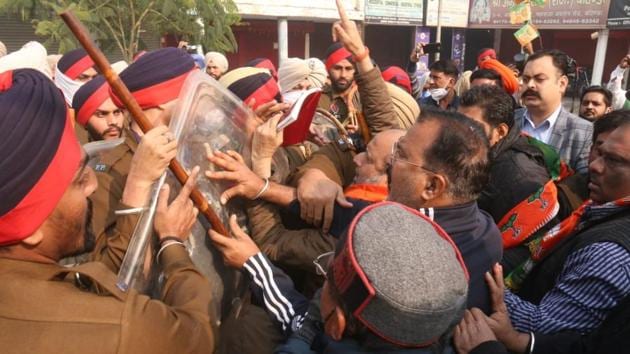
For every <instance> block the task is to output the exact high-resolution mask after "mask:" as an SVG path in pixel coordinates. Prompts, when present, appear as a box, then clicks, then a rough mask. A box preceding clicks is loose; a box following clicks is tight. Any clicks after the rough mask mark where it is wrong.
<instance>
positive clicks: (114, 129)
mask: <svg viewBox="0 0 630 354" xmlns="http://www.w3.org/2000/svg"><path fill="white" fill-rule="evenodd" d="M113 132H115V133H117V134H118V135H120V134H122V127H119V126H117V125H110V126H109V128H107V129H106V130H105V131H104V132H103V135H107V134H108V133H113Z"/></svg>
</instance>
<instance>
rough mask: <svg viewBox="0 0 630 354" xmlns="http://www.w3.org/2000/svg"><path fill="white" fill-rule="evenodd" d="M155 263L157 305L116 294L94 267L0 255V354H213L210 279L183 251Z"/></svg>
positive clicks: (105, 273) (109, 276) (109, 277)
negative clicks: (159, 267)
mask: <svg viewBox="0 0 630 354" xmlns="http://www.w3.org/2000/svg"><path fill="white" fill-rule="evenodd" d="M161 262H162V264H163V265H164V274H165V284H164V289H163V292H162V296H161V300H162V301H159V300H152V299H151V298H149V297H148V296H145V295H140V294H138V293H137V292H136V291H135V290H130V291H129V292H128V293H123V292H122V291H120V290H118V289H117V288H116V286H115V282H116V276H115V275H114V273H112V272H111V271H110V270H109V269H108V268H107V267H106V266H105V265H104V264H102V263H100V262H89V263H86V264H83V265H81V266H78V267H74V268H64V267H61V266H59V265H57V264H44V263H35V262H28V261H20V260H12V259H5V258H0V284H2V286H1V287H0V299H1V300H0V348H1V350H0V352H2V353H3V354H13V353H15V354H18V353H19V354H23V353H38V354H39V353H66V354H72V353H77V354H85V353H89V354H100V353H108V354H111V353H121V354H122V353H129V354H141V353H147V354H148V353H151V354H156V353H165V354H167V353H168V354H172V353H212V351H213V346H214V339H213V335H212V330H211V328H210V319H209V318H208V306H209V303H210V293H211V291H210V285H209V284H208V281H207V280H206V279H205V278H204V277H203V276H202V275H201V274H200V273H199V272H198V271H197V270H196V269H195V267H194V265H193V264H192V262H191V260H190V258H189V257H188V254H187V253H186V251H185V249H184V248H183V247H180V246H170V247H168V248H166V249H165V250H164V252H163V255H161ZM77 274H78V276H77ZM77 277H78V278H79V279H80V281H77V280H76V279H77ZM85 284H87V285H92V287H90V288H98V289H101V292H100V293H95V292H92V291H89V290H88V289H87V286H85Z"/></svg>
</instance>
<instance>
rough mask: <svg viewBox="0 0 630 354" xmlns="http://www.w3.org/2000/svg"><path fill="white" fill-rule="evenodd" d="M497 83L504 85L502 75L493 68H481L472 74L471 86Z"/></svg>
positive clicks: (500, 85)
mask: <svg viewBox="0 0 630 354" xmlns="http://www.w3.org/2000/svg"><path fill="white" fill-rule="evenodd" d="M481 85H495V86H499V87H503V80H502V79H501V75H499V74H497V72H496V71H494V70H492V69H479V70H475V71H473V73H472V74H471V75H470V86H471V87H475V86H481Z"/></svg>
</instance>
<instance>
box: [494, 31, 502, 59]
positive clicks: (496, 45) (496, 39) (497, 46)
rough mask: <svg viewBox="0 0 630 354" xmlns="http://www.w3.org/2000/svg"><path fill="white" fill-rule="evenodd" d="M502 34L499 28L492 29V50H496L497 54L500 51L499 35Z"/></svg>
mask: <svg viewBox="0 0 630 354" xmlns="http://www.w3.org/2000/svg"><path fill="white" fill-rule="evenodd" d="M502 34H503V32H502V31H501V30H500V29H495V30H494V43H493V45H492V47H493V48H494V51H495V52H497V54H498V53H500V52H501V35H502Z"/></svg>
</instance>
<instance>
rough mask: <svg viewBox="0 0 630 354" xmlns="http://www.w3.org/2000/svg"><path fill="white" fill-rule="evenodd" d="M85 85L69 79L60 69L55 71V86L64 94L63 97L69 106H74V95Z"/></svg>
mask: <svg viewBox="0 0 630 354" xmlns="http://www.w3.org/2000/svg"><path fill="white" fill-rule="evenodd" d="M83 84H84V83H83V82H79V81H75V80H72V79H71V78H69V77H67V76H66V75H64V73H63V72H61V70H59V68H57V70H56V71H55V85H57V87H59V89H60V90H61V92H63V97H64V98H65V99H66V103H67V104H68V106H72V99H73V98H74V94H75V93H77V91H78V90H79V88H81V86H83Z"/></svg>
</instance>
